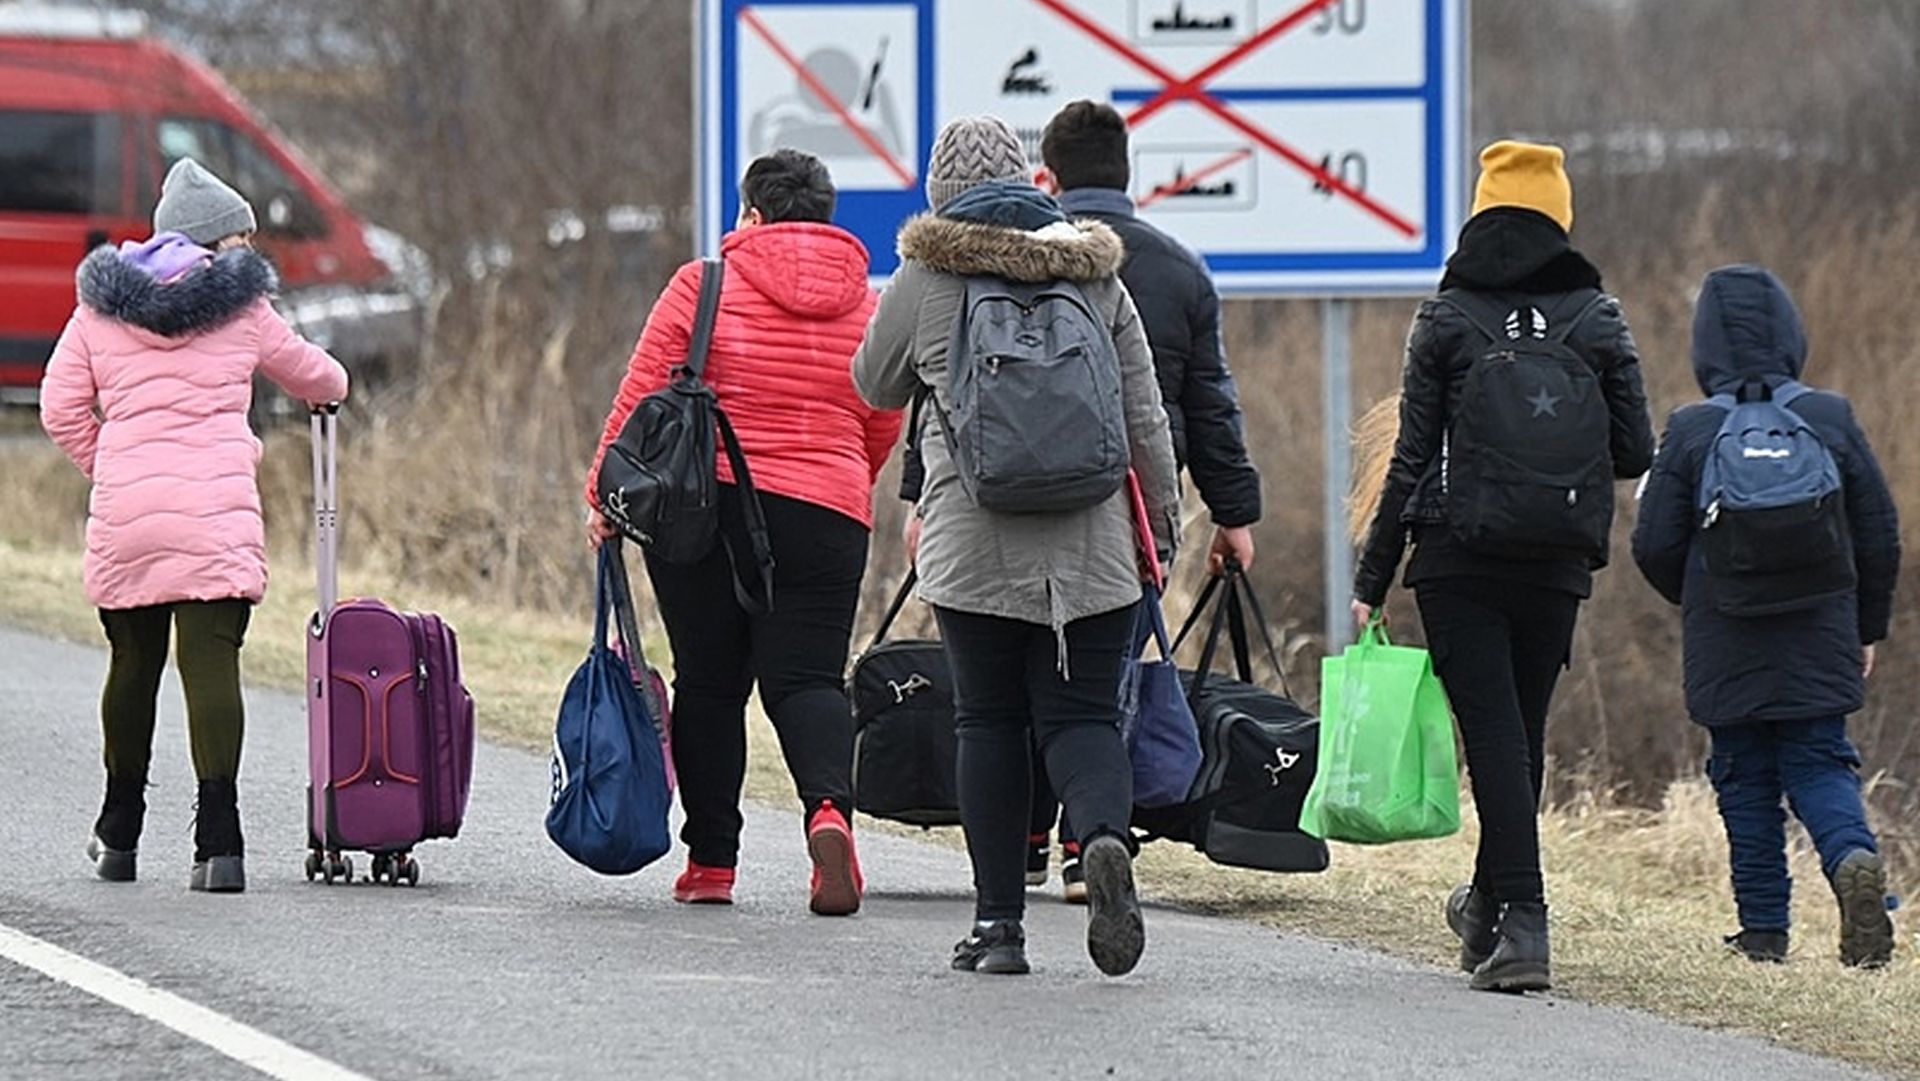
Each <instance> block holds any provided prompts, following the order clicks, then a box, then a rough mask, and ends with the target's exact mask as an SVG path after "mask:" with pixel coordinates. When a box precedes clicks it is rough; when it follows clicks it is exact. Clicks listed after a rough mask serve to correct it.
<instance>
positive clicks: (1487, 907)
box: [1447, 884, 1500, 972]
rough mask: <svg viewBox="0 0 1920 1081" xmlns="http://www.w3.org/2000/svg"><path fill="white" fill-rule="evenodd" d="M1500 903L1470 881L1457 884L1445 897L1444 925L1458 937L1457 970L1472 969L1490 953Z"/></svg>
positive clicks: (1478, 965) (1466, 970) (1491, 952)
mask: <svg viewBox="0 0 1920 1081" xmlns="http://www.w3.org/2000/svg"><path fill="white" fill-rule="evenodd" d="M1499 920H1500V906H1499V905H1497V904H1495V903H1494V901H1493V898H1491V897H1489V896H1487V895H1486V894H1484V893H1481V892H1480V891H1479V890H1477V889H1475V888H1474V887H1473V886H1472V884H1468V885H1465V886H1459V887H1456V888H1455V889H1454V891H1453V893H1452V895H1451V896H1449V897H1448V898H1447V926H1448V927H1450V928H1452V929H1453V933H1454V934H1455V935H1456V936H1458V937H1459V939H1460V971H1462V972H1472V971H1473V970H1474V969H1476V968H1479V967H1480V966H1481V964H1483V963H1484V962H1485V961H1486V959H1487V958H1488V957H1490V956H1492V955H1493V946H1494V933H1493V925H1494V924H1495V923H1498V922H1499Z"/></svg>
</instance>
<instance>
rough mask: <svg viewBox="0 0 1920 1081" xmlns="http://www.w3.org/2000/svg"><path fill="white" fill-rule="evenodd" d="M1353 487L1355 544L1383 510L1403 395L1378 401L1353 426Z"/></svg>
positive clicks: (1350, 528) (1350, 512) (1350, 530)
mask: <svg viewBox="0 0 1920 1081" xmlns="http://www.w3.org/2000/svg"><path fill="white" fill-rule="evenodd" d="M1352 434H1353V487H1352V488H1351V489H1350V490H1348V492H1347V534H1348V536H1349V537H1351V538H1352V539H1353V541H1354V543H1356V544H1358V543H1362V542H1364V541H1365V540H1366V537H1367V530H1368V529H1370V528H1372V526H1373V517H1374V515H1376V514H1378V513H1380V494H1381V492H1383V491H1384V490H1385V489H1386V487H1387V470H1388V468H1389V467H1390V466H1392V465H1393V445H1394V443H1395V442H1396V441H1398V440H1399V438H1400V395H1398V394H1395V395H1392V396H1390V397H1387V398H1382V399H1381V400H1380V401H1378V402H1375V403H1374V405H1373V408H1371V409H1369V410H1367V411H1366V412H1365V413H1364V414H1362V415H1361V417H1360V419H1359V420H1358V421H1357V422H1355V424H1354V426H1353V433H1352Z"/></svg>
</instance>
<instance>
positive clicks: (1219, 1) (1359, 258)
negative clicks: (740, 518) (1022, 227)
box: [701, 0, 1466, 295]
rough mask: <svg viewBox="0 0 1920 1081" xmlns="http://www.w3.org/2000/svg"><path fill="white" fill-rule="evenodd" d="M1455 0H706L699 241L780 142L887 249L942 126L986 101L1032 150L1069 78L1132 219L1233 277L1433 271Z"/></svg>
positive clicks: (1457, 71)
mask: <svg viewBox="0 0 1920 1081" xmlns="http://www.w3.org/2000/svg"><path fill="white" fill-rule="evenodd" d="M1464 6H1465V0H839V2H838V3H809V2H806V0H758V2H754V0H706V3H705V7H704V9H703V18H702V39H703V48H702V55H703V57H704V58H705V60H706V66H705V68H704V70H703V80H702V88H701V89H702V94H701V101H702V118H703V123H702V130H703V133H704V137H703V140H702V144H703V150H702V198H703V210H704V213H703V215H702V219H703V234H702V241H703V247H707V248H709V249H711V247H712V245H713V244H715V243H717V240H718V235H719V232H720V231H721V230H723V229H725V228H726V227H727V226H728V225H729V224H730V223H731V220H732V218H731V215H732V214H733V213H734V211H735V209H736V208H737V202H736V201H735V200H736V198H737V197H736V196H735V195H734V194H733V193H732V186H733V184H734V183H735V182H736V181H737V178H738V175H739V170H740V169H741V168H744V166H745V163H746V162H748V161H750V160H751V159H752V158H753V157H754V156H755V155H757V154H760V153H763V152H765V151H766V150H769V149H772V148H773V147H775V146H781V145H785V146H797V147H800V148H801V149H806V150H809V151H811V152H813V153H816V154H820V155H821V157H822V158H823V159H825V160H826V161H827V164H828V166H829V168H830V169H831V170H832V171H833V174H834V177H835V181H836V183H837V184H838V185H839V186H840V188H841V205H840V210H839V212H838V214H837V215H836V220H839V221H840V222H841V223H842V224H844V225H846V226H847V227H848V228H850V229H853V230H854V232H856V233H857V234H859V235H860V236H861V237H862V239H863V240H865V241H866V243H867V245H868V247H869V249H870V250H871V251H872V253H873V255H874V269H875V272H876V273H877V274H886V273H889V272H890V271H891V269H892V265H893V261H894V260H893V255H892V236H893V232H894V231H895V230H896V229H897V228H898V226H899V224H900V222H901V221H902V220H904V219H905V217H906V216H907V215H908V214H911V213H913V212H915V211H917V210H920V209H924V206H925V202H924V197H923V196H922V195H921V194H920V192H921V186H922V180H921V176H920V174H921V172H922V170H923V169H924V163H925V161H926V158H927V154H928V151H929V150H930V149H931V144H932V140H933V136H934V134H935V133H936V132H937V131H938V128H939V125H940V124H941V123H943V122H944V121H946V120H947V119H950V118H952V117H955V116H961V115H967V114H977V113H990V114H993V115H997V116H1000V117H1003V118H1005V119H1006V120H1007V121H1008V122H1009V123H1011V124H1013V125H1014V127H1015V128H1016V129H1017V130H1019V131H1020V132H1021V134H1022V136H1023V137H1024V138H1025V140H1026V141H1027V144H1028V148H1029V150H1030V152H1031V153H1032V156H1033V158H1034V160H1035V163H1036V165H1038V164H1039V143H1040V132H1041V129H1042V128H1044V126H1045V125H1046V122H1047V120H1048V119H1049V118H1050V117H1052V116H1053V114H1054V113H1055V112H1057V111H1058V110H1059V109H1060V107H1061V106H1063V105H1065V104H1066V103H1068V102H1069V101H1073V100H1075V99H1078V98H1092V99H1095V100H1099V101H1106V102H1111V103H1112V104H1113V105H1114V106H1115V107H1116V108H1118V109H1119V110H1120V112H1121V114H1122V115H1123V116H1125V117H1126V118H1127V121H1128V124H1129V126H1130V127H1131V128H1132V131H1133V139H1132V171H1133V180H1132V190H1131V193H1130V194H1132V196H1133V197H1134V199H1135V201H1136V203H1137V204H1138V205H1139V207H1140V210H1141V213H1142V214H1143V216H1145V217H1146V218H1148V219H1149V220H1151V221H1153V222H1155V223H1156V224H1158V225H1161V226H1162V227H1164V228H1166V229H1167V230H1168V231H1169V232H1171V233H1173V234H1174V235H1176V236H1178V237H1179V238H1180V239H1181V240H1183V241H1185V242H1186V243H1187V244H1189V245H1191V246H1192V247H1194V248H1196V249H1198V250H1199V251H1200V252H1201V253H1202V254H1203V255H1204V256H1205V257H1206V259H1207V261H1208V263H1209V265H1210V266H1211V267H1212V268H1213V270H1214V273H1215V275H1216V279H1217V280H1218V282H1219V284H1220V287H1221V289H1222V290H1223V291H1226V292H1237V293H1320V294H1329V295H1333V294H1347V295H1352V294H1360V293H1384V292H1404V291H1419V290H1426V289H1430V288H1432V286H1433V284H1434V283H1435V281H1436V280H1437V279H1438V277H1439V274H1440V272H1441V269H1442V266H1443V263H1444V260H1445V256H1446V252H1447V249H1448V247H1449V246H1450V244H1451V242H1452V240H1453V236H1454V234H1455V232H1456V231H1457V229H1458V226H1459V223H1460V219H1461V206H1462V203H1463V197H1462V193H1463V187H1462V185H1463V178H1464V172H1465V171H1464V163H1463V160H1462V143H1463V140H1464V138H1465V126H1464V120H1463V115H1462V110H1463V108H1464V104H1465V92H1464V89H1465V85H1464V84H1465V77H1466V72H1465V57H1464V48H1463V43H1462V34H1463V27H1464V21H1463V20H1464V18H1465V11H1464Z"/></svg>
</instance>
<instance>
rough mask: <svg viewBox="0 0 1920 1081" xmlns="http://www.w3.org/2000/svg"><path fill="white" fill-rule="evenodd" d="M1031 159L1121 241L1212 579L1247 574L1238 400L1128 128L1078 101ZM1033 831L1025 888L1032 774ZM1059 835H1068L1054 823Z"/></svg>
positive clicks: (1035, 857) (1043, 870)
mask: <svg viewBox="0 0 1920 1081" xmlns="http://www.w3.org/2000/svg"><path fill="white" fill-rule="evenodd" d="M1040 155H1041V159H1042V161H1043V162H1044V163H1045V165H1046V168H1047V174H1048V175H1047V178H1046V183H1047V185H1048V188H1049V190H1051V191H1053V192H1054V194H1055V195H1057V196H1058V197H1059V200H1060V208H1061V209H1062V210H1065V211H1066V212H1067V214H1068V215H1069V216H1071V217H1073V218H1075V219H1092V220H1094V221H1098V222H1103V223H1105V224H1106V225H1107V226H1109V227H1110V228H1112V229H1113V231H1114V232H1116V233H1118V234H1120V240H1121V243H1123V244H1125V245H1126V249H1127V256H1126V262H1125V263H1123V264H1121V267H1120V279H1121V281H1123V282H1125V283H1126V286H1127V292H1129V293H1131V294H1133V303H1134V306H1135V307H1137V308H1138V309H1139V311H1140V322H1141V325H1142V326H1144V327H1145V328H1146V331H1147V342H1148V344H1149V345H1150V346H1151V347H1152V349H1153V367H1154V373H1155V375H1156V376H1157V377H1158V378H1159V381H1160V398H1161V400H1162V401H1163V402H1165V404H1166V407H1167V420H1168V422H1169V424H1170V425H1171V426H1172V429H1173V451H1174V456H1175V458H1176V459H1177V460H1178V462H1179V463H1180V465H1181V467H1182V468H1184V469H1185V470H1186V471H1187V473H1188V475H1189V476H1191V477H1192V478H1193V483H1194V487H1196V488H1198V489H1199V491H1200V500H1201V502H1203V503H1205V504H1206V506H1207V511H1208V513H1209V514H1210V515H1211V516H1212V517H1213V525H1214V532H1213V545H1212V548H1211V549H1210V551H1209V554H1208V562H1209V566H1210V568H1211V570H1212V571H1213V573H1215V574H1218V573H1220V572H1221V570H1222V569H1224V565H1225V562H1226V560H1227V559H1229V558H1231V559H1234V560H1236V561H1237V562H1238V563H1239V564H1240V565H1241V566H1242V567H1247V566H1251V565H1252V564H1253V528H1252V527H1253V524H1254V523H1255V522H1257V521H1259V520H1260V472H1259V470H1257V469H1255V468H1254V465H1253V462H1252V460H1251V459H1249V458H1248V456H1247V440H1246V432H1245V430H1244V425H1243V422H1242V420H1241V415H1240V396H1239V391H1238V390H1237V389H1236V388H1235V386H1234V382H1233V373H1232V372H1230V371H1228V370H1227V358H1226V351H1225V349H1224V348H1223V346H1222V342H1221V336H1220V296H1219V294H1218V293H1216V292H1215V291H1214V288H1213V277H1212V275H1210V274H1208V272H1207V265H1206V264H1205V263H1204V262H1202V261H1201V260H1200V257H1199V256H1198V255H1196V254H1194V253H1193V251H1192V250H1191V249H1189V248H1187V247H1186V246H1185V245H1184V244H1182V243H1180V242H1179V241H1178V240H1175V239H1174V238H1173V237H1171V236H1168V235H1167V234H1166V233H1163V232H1161V231H1160V230H1159V229H1156V228H1155V227H1153V226H1152V225H1149V224H1147V223H1146V222H1145V221H1142V220H1141V219H1140V218H1139V216H1138V215H1136V214H1135V212H1134V205H1133V200H1132V199H1131V198H1129V197H1128V195H1127V185H1128V184H1129V183H1130V182H1131V180H1132V176H1131V169H1130V167H1129V164H1128V160H1127V122H1126V121H1125V120H1123V119H1122V118H1121V116H1120V114H1119V113H1118V112H1116V111H1114V108H1113V106H1111V105H1104V104H1100V103H1098V102H1092V101H1076V102H1073V103H1071V104H1069V105H1068V106H1067V107H1066V108H1064V109H1061V110H1060V111H1059V112H1058V113H1056V114H1055V115H1054V117H1053V119H1052V120H1050V121H1048V122H1047V128H1046V132H1045V134H1043V135H1042V136H1041V141H1040ZM1033 800H1034V802H1033V831H1032V834H1033V835H1032V837H1030V838H1029V841H1028V881H1029V882H1030V883H1033V884H1035V885H1038V884H1039V883H1042V882H1045V881H1046V874H1047V858H1048V851H1047V836H1048V832H1049V830H1050V829H1051V827H1052V825H1053V812H1054V799H1053V792H1052V790H1051V788H1050V787H1049V786H1048V784H1047V778H1046V775H1045V773H1044V772H1043V771H1035V775H1034V796H1033ZM1060 834H1061V836H1062V837H1063V838H1064V837H1071V836H1072V830H1071V829H1069V828H1068V824H1067V823H1065V822H1063V823H1061V826H1060ZM1061 846H1062V848H1063V849H1064V850H1065V851H1064V856H1065V862H1064V863H1063V864H1062V866H1061V877H1062V878H1063V879H1064V880H1065V888H1066V896H1067V899H1068V900H1071V901H1079V900H1081V899H1083V898H1084V897H1085V886H1084V884H1083V883H1082V882H1081V875H1080V867H1079V859H1078V853H1077V852H1076V850H1075V848H1074V845H1073V843H1072V842H1071V841H1065V840H1063V841H1062V842H1061Z"/></svg>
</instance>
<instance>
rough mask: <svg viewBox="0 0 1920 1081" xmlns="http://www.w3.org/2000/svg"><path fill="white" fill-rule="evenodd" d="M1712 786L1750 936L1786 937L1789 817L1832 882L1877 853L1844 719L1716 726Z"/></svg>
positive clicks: (1857, 758)
mask: <svg viewBox="0 0 1920 1081" xmlns="http://www.w3.org/2000/svg"><path fill="white" fill-rule="evenodd" d="M1711 731H1712V734H1713V754H1712V756H1711V757H1709V758H1708V759H1707V777H1708V778H1709V779H1711V780H1712V781H1713V790H1714V792H1715V793H1716V794H1718V796H1719V798H1720V817H1721V818H1722V819H1723V820H1724V821H1725V822H1726V824H1727V848H1728V851H1729V854H1730V856H1731V857H1732V863H1733V899H1734V902H1735V904H1736V905H1737V906H1738V907H1739V910H1740V926H1741V928H1742V929H1743V930H1748V931H1785V930H1786V929H1787V927H1788V925H1789V923H1790V922H1791V920H1790V917H1789V916H1788V902H1789V900H1790V898H1791V896H1792V889H1793V883H1792V881H1791V879H1789V878H1788V876H1787V833H1786V822H1787V818H1786V812H1785V811H1784V810H1782V808H1781V797H1782V796H1783V795H1784V796H1785V797H1786V803H1787V805H1788V806H1790V807H1791V808H1793V816H1794V817H1795V818H1798V819H1799V820H1800V824H1801V825H1803V826H1805V827H1806V828H1807V832H1808V833H1809V834H1811V835H1812V837H1813V845H1814V848H1815V849H1817V850H1818V851H1819V853H1820V868H1821V870H1822V871H1824V872H1825V873H1826V874H1827V876H1828V877H1829V878H1831V877H1832V876H1833V870H1834V868H1835V867H1837V866H1839V864H1840V861H1841V860H1842V859H1845V858H1846V856H1847V854H1848V853H1850V852H1852V851H1853V850H1855V849H1859V848H1864V849H1866V850H1867V851H1869V852H1877V851H1879V847H1878V845H1877V844H1876V842H1875V841H1874V837H1873V831H1872V830H1871V829H1869V828H1868V827H1867V809H1866V805H1865V804H1864V803H1863V802H1862V801H1861V798H1860V775H1859V774H1858V773H1857V772H1856V770H1857V769H1858V768H1859V766H1860V752H1859V751H1856V750H1854V747H1853V744H1852V743H1849V742H1848V741H1847V719H1846V718H1845V717H1823V718H1818V719H1815V720H1808V721H1754V722H1750V723H1747V724H1732V725H1716V726H1715V727H1714V728H1712V729H1711Z"/></svg>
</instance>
